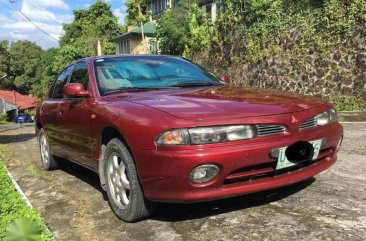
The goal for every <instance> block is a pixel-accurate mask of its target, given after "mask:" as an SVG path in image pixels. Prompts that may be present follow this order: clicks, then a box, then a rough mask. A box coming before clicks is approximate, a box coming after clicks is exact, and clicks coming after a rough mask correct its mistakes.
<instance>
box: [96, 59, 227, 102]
mask: <svg viewBox="0 0 366 241" xmlns="http://www.w3.org/2000/svg"><path fill="white" fill-rule="evenodd" d="M94 67H95V75H96V77H97V83H98V88H99V92H100V94H101V95H107V94H111V93H116V92H122V91H142V90H149V89H164V88H178V87H180V88H184V87H191V86H212V85H221V83H220V81H219V79H218V78H217V77H216V76H215V75H213V74H212V73H210V72H209V71H208V70H206V69H204V68H202V67H200V66H198V65H195V64H193V63H191V62H190V61H188V60H185V59H183V58H179V57H169V56H128V57H118V58H102V59H97V60H95V62H94Z"/></svg>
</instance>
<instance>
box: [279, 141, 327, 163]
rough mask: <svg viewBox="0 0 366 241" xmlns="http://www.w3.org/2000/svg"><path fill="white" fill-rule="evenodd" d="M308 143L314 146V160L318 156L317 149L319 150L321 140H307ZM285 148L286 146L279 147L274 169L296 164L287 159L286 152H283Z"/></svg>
mask: <svg viewBox="0 0 366 241" xmlns="http://www.w3.org/2000/svg"><path fill="white" fill-rule="evenodd" d="M309 143H310V144H312V145H313V147H314V156H313V160H315V159H317V158H318V156H319V151H320V147H321V145H322V140H315V141H309ZM286 149H287V146H285V147H281V148H280V149H279V154H278V160H277V166H276V170H279V169H283V168H286V167H292V166H295V165H296V163H293V162H290V161H289V160H287V157H286V154H285V152H286Z"/></svg>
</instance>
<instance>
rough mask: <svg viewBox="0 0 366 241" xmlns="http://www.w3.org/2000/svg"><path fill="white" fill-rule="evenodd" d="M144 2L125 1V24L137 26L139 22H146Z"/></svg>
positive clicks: (137, 0) (139, 0) (143, 0)
mask: <svg viewBox="0 0 366 241" xmlns="http://www.w3.org/2000/svg"><path fill="white" fill-rule="evenodd" d="M146 3H147V1H146V0H127V2H126V8H127V11H126V12H127V16H126V18H125V21H126V24H127V25H130V26H139V25H140V23H141V22H145V21H146Z"/></svg>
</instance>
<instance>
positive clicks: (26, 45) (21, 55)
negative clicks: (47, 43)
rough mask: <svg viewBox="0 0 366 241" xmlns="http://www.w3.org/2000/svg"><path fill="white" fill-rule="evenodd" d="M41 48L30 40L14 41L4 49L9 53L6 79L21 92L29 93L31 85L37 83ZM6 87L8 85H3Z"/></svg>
mask: <svg viewBox="0 0 366 241" xmlns="http://www.w3.org/2000/svg"><path fill="white" fill-rule="evenodd" d="M41 53H42V49H41V48H40V47H39V46H38V45H36V44H35V43H32V42H30V41H26V40H22V41H17V42H14V43H12V44H11V45H10V47H9V49H6V54H4V55H3V56H6V55H9V56H10V59H8V62H7V63H8V68H7V77H6V79H7V80H8V81H9V82H11V83H13V85H15V87H16V89H17V90H18V91H19V92H21V93H29V91H30V90H31V89H32V85H33V84H35V83H37V82H38V80H37V79H36V71H37V66H38V65H39V62H40V61H41ZM5 87H8V86H5Z"/></svg>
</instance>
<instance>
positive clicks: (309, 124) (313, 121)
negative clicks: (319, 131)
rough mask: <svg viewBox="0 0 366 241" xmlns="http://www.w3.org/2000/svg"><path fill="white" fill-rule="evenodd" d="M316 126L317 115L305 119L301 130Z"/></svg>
mask: <svg viewBox="0 0 366 241" xmlns="http://www.w3.org/2000/svg"><path fill="white" fill-rule="evenodd" d="M314 126H316V119H315V117H313V118H310V119H307V120H305V121H304V122H303V123H302V124H301V125H300V130H303V129H307V128H311V127H314Z"/></svg>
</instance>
